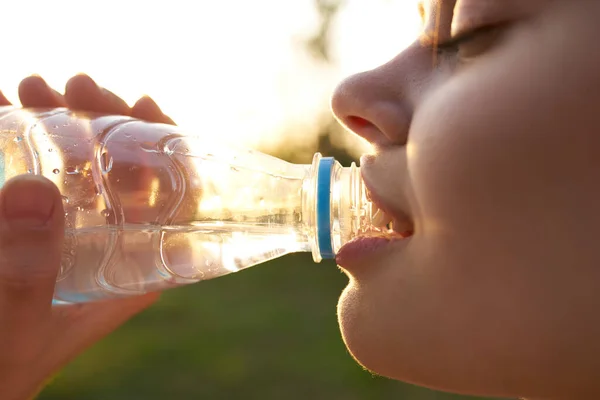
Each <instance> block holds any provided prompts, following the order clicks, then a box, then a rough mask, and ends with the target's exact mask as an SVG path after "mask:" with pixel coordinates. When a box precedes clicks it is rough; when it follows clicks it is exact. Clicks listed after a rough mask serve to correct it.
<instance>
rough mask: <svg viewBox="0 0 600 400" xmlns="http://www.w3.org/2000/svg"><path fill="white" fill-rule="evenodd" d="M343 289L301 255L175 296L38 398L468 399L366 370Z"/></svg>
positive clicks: (337, 278)
mask: <svg viewBox="0 0 600 400" xmlns="http://www.w3.org/2000/svg"><path fill="white" fill-rule="evenodd" d="M346 281H347V280H346V278H345V276H344V275H343V274H342V273H340V272H339V270H338V269H337V268H336V267H335V265H334V264H332V263H321V264H313V263H312V261H311V259H310V256H309V255H304V254H303V255H292V256H286V257H284V258H281V259H278V260H275V261H272V262H269V263H265V264H262V265H258V266H256V267H253V268H250V269H248V270H246V271H242V272H239V273H236V274H231V275H229V276H226V277H222V278H219V279H214V280H211V281H206V282H202V283H199V284H196V285H191V286H188V287H185V288H181V289H174V290H170V291H168V292H166V293H164V294H163V296H162V298H161V300H160V301H159V302H158V303H157V304H156V305H154V306H153V307H151V308H150V309H148V310H147V311H145V312H144V313H142V314H140V315H139V316H137V317H135V318H134V319H132V320H131V321H129V322H128V323H127V324H125V325H124V326H123V327H121V328H120V329H119V330H117V331H116V332H115V333H113V334H112V335H110V336H108V337H107V338H105V339H104V340H103V341H101V342H99V343H98V344H96V345H95V346H94V347H92V348H91V349H89V350H88V351H87V352H86V353H84V354H83V355H81V356H80V357H79V358H78V359H76V360H75V361H74V362H73V363H71V364H70V365H69V366H68V367H67V368H66V369H65V370H64V371H62V372H61V373H60V374H59V375H58V377H57V378H56V379H55V380H54V381H53V382H52V383H51V384H50V385H49V386H48V387H47V388H46V389H45V390H44V391H43V392H42V393H41V395H40V396H39V399H40V400H50V399H61V400H68V399H78V400H79V399H85V400H100V399H102V400H104V399H111V400H136V399H245V400H246V399H262V400H270V399H290V400H295V399H298V400H300V399H302V400H305V399H307V398H308V399H315V400H320V399H343V400H355V399H410V400H426V399H427V400H429V399H436V400H451V399H453V400H458V399H467V398H466V397H461V396H453V395H448V394H442V393H438V392H434V391H430V390H426V389H422V388H417V387H414V386H410V385H406V384H402V383H399V382H394V381H391V380H387V379H384V378H379V377H374V376H373V375H372V374H370V373H368V372H366V371H364V370H363V369H362V368H361V367H359V366H358V365H357V364H356V362H354V360H353V359H352V358H351V357H350V355H349V354H348V352H347V350H346V348H345V347H344V344H343V342H342V340H341V337H340V333H339V330H338V326H337V321H336V315H335V306H336V303H337V297H338V296H339V294H340V292H341V290H342V289H343V287H344V286H345V284H346ZM469 399H474V398H469Z"/></svg>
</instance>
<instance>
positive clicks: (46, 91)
mask: <svg viewBox="0 0 600 400" xmlns="http://www.w3.org/2000/svg"><path fill="white" fill-rule="evenodd" d="M19 99H20V101H21V105H22V106H23V107H48V108H53V107H64V106H66V102H65V99H64V97H63V95H61V94H60V93H58V92H57V91H56V90H54V89H52V88H51V87H50V86H48V84H47V83H46V81H45V80H44V79H42V77H40V76H37V75H32V76H29V77H27V78H25V79H23V80H22V81H21V83H20V84H19Z"/></svg>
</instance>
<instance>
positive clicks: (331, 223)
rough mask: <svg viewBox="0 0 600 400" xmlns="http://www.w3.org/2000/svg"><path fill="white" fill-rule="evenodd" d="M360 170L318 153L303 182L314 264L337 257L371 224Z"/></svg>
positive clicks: (307, 227) (306, 219)
mask: <svg viewBox="0 0 600 400" xmlns="http://www.w3.org/2000/svg"><path fill="white" fill-rule="evenodd" d="M371 211H372V206H371V202H370V201H369V200H368V199H367V195H366V189H365V186H364V184H363V180H362V177H361V175H360V168H358V167H357V166H356V164H355V163H352V164H351V166H350V167H342V165H341V164H340V163H339V162H337V161H335V160H334V159H332V158H323V157H322V156H321V155H320V154H319V153H317V154H315V156H314V158H313V163H312V165H311V166H310V168H308V170H307V177H306V179H304V181H303V213H302V214H303V216H306V218H304V223H305V227H306V231H307V232H308V241H309V245H310V248H311V252H312V255H313V259H314V261H315V262H320V261H321V260H322V259H332V258H335V254H336V253H337V252H338V251H339V249H340V248H341V247H342V246H343V245H344V244H345V243H347V242H348V241H350V240H351V239H353V238H355V237H356V236H358V235H360V234H361V233H362V232H365V231H367V230H368V229H369V228H370V227H371V226H372V224H371V221H372V212H371Z"/></svg>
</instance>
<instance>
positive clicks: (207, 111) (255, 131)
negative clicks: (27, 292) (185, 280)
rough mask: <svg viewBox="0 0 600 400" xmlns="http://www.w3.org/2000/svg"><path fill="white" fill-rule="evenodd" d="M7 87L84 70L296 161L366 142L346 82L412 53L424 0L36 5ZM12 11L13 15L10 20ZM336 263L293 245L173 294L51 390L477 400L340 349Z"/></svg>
mask: <svg viewBox="0 0 600 400" xmlns="http://www.w3.org/2000/svg"><path fill="white" fill-rule="evenodd" d="M3 11H4V15H5V16H7V17H6V18H4V19H3V29H4V32H5V33H10V34H9V35H7V36H6V38H7V39H5V40H4V41H3V48H4V50H3V54H4V60H5V61H4V62H3V68H2V73H1V74H0V88H1V90H3V92H4V93H5V94H6V96H7V97H8V98H9V99H10V100H12V101H14V102H15V103H16V104H18V98H17V86H18V83H19V81H20V80H21V79H22V78H24V77H25V76H27V75H30V74H34V73H36V74H40V75H41V76H43V77H44V78H45V79H46V80H47V82H48V83H49V84H50V85H51V86H53V87H54V88H56V89H57V90H59V91H62V89H63V88H64V84H65V83H66V81H67V80H68V78H69V77H71V76H72V75H74V74H76V73H78V72H85V73H87V74H89V75H91V76H92V77H93V78H94V79H95V80H96V81H97V83H98V84H100V85H101V86H105V87H107V88H108V89H110V90H112V91H114V92H115V93H116V94H118V95H120V96H121V97H123V98H124V99H125V100H126V101H127V102H128V103H129V104H130V105H132V104H133V103H134V102H135V101H136V100H137V99H138V98H139V97H140V96H142V95H144V94H148V95H150V96H152V97H153V98H154V99H155V100H157V102H158V103H159V105H160V106H161V107H162V108H163V111H164V112H165V113H166V114H168V115H170V116H171V117H172V118H173V119H174V120H175V121H176V122H177V123H178V124H179V125H180V126H182V127H184V128H185V129H187V130H189V131H194V132H197V133H200V134H206V135H211V136H215V135H218V136H219V137H221V138H222V139H225V140H226V141H235V142H237V143H238V144H240V143H241V144H243V145H245V146H247V147H251V148H255V149H258V150H261V151H264V152H266V153H269V154H273V155H275V156H278V157H281V158H284V159H286V160H288V161H291V162H297V163H310V161H311V158H312V155H313V154H314V152H316V151H320V152H322V153H323V154H325V155H330V156H335V157H336V158H337V159H338V160H340V162H342V164H344V165H346V166H347V165H349V163H350V162H351V161H357V160H358V156H359V155H360V154H361V153H362V152H364V151H366V150H368V146H367V145H366V144H365V143H364V142H362V141H361V140H359V139H358V138H356V137H355V136H352V135H350V134H348V133H347V132H344V131H343V130H342V129H341V128H340V127H339V126H338V125H337V124H336V123H335V122H334V120H333V118H332V117H331V114H330V110H329V96H330V94H331V92H332V90H333V89H334V87H335V85H336V84H337V83H338V82H339V81H340V80H341V79H343V78H344V77H346V76H348V75H350V74H352V73H356V72H360V71H363V70H367V69H370V68H373V67H376V66H377V65H379V64H381V63H383V62H385V61H387V60H389V59H390V58H392V57H393V56H395V55H396V54H397V53H399V52H400V51H402V49H403V48H405V47H406V46H407V45H408V44H410V43H411V42H412V41H413V40H414V39H415V37H416V35H417V34H418V31H419V16H418V12H417V7H416V0H345V1H344V0H285V1H281V0H253V1H246V0H212V1H208V0H197V1H190V0H187V1H184V0H169V1H151V0H146V1H135V0H119V1H117V0H104V1H102V2H88V1H66V0H54V1H51V2H50V1H48V2H41V1H33V0H29V1H28V0H23V1H18V2H17V1H13V2H9V3H8V4H5V5H3ZM8 16H10V17H8ZM345 284H346V278H345V276H344V275H343V274H342V273H341V272H339V270H338V269H337V268H336V266H335V265H334V263H331V262H324V263H321V264H313V263H312V259H311V257H310V255H291V256H286V257H283V258H281V259H278V260H275V261H272V262H268V263H266V264H262V265H259V266H256V267H254V268H250V269H248V270H245V271H242V272H239V273H237V274H232V275H229V276H226V277H223V278H220V279H216V280H212V281H207V282H202V283H200V284H197V285H192V286H190V287H186V288H182V289H176V290H171V291H169V292H166V293H164V295H163V296H162V298H161V300H160V301H159V302H158V303H157V304H156V305H154V306H153V307H151V308H150V309H148V310H147V311H145V312H144V313H142V314H141V315H139V316H137V317H135V318H134V319H133V320H131V321H130V322H129V323H127V324H126V325H124V326H123V327H122V328H120V329H119V330H118V331H116V332H115V333H114V334H112V335H110V336H109V337H107V338H106V339H104V340H103V341H101V342H100V343H98V344H96V345H95V346H94V347H92V348H91V349H89V350H88V351H87V352H86V353H84V354H83V355H81V356H80V357H79V358H78V359H76V360H75V361H74V362H73V363H72V364H71V365H70V366H68V367H67V368H66V369H65V370H63V371H61V372H60V373H59V375H58V376H57V377H56V378H55V379H54V380H53V381H52V383H51V384H50V385H49V386H48V387H47V388H46V389H45V390H44V391H43V392H42V394H41V395H40V397H39V398H40V399H45V400H50V399H90V400H95V399H112V400H118V399H127V400H135V399H199V398H202V399H264V400H269V399H290V400H293V399H306V398H313V399H332V400H333V399H344V400H355V399H357V400H358V399H392V398H399V399H410V400H420V399H423V400H424V399H440V400H449V399H455V400H456V399H468V398H467V397H462V396H455V395H449V394H443V393H439V392H435V391H431V390H426V389H422V388H417V387H414V386H411V385H407V384H402V383H399V382H394V381H391V380H387V379H384V378H379V377H376V376H373V375H372V374H370V373H368V372H366V371H364V370H363V369H362V368H361V367H359V366H358V364H356V362H354V361H353V360H352V358H351V356H350V355H349V354H348V352H347V350H346V349H345V347H344V344H343V343H342V340H341V337H340V334H339V331H338V327H337V322H336V312H335V307H336V303H337V297H338V296H339V294H340V292H341V291H342V289H343V288H344V286H345ZM471 399H475V398H471Z"/></svg>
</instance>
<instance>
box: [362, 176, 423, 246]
mask: <svg viewBox="0 0 600 400" xmlns="http://www.w3.org/2000/svg"><path fill="white" fill-rule="evenodd" d="M363 182H364V185H365V188H366V193H367V198H368V199H369V200H370V201H371V202H372V203H373V204H374V205H376V206H377V207H378V208H379V209H380V210H382V211H383V212H384V213H385V214H386V215H387V216H389V217H391V219H392V222H393V223H392V228H393V231H394V232H396V233H399V234H402V235H410V234H412V233H413V224H412V221H411V220H410V218H409V216H408V214H407V213H406V212H405V211H404V210H402V209H400V208H399V207H398V206H397V205H394V204H391V203H389V202H386V201H384V200H383V199H382V198H381V196H380V195H378V194H377V192H376V191H374V190H373V188H372V186H371V185H370V184H369V182H368V181H367V179H365V177H364V175H363Z"/></svg>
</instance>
